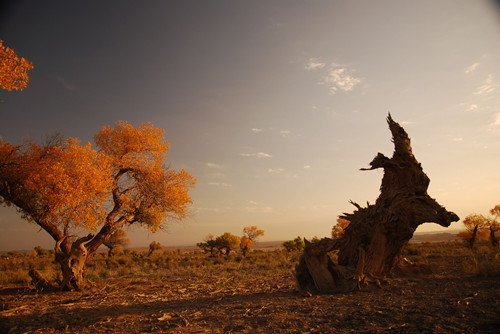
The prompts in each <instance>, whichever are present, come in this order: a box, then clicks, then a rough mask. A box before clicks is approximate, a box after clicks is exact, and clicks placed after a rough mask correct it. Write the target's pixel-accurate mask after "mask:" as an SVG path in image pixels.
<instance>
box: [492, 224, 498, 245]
mask: <svg viewBox="0 0 500 334" xmlns="http://www.w3.org/2000/svg"><path fill="white" fill-rule="evenodd" d="M496 231H498V227H497V225H496V224H491V225H490V241H491V246H493V247H497V246H498V239H497V237H496V235H495V232H496Z"/></svg>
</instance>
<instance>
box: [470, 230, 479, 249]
mask: <svg viewBox="0 0 500 334" xmlns="http://www.w3.org/2000/svg"><path fill="white" fill-rule="evenodd" d="M478 229H479V226H478V225H476V226H474V230H472V235H471V236H470V239H469V247H470V249H473V248H474V243H475V242H476V236H477V230H478Z"/></svg>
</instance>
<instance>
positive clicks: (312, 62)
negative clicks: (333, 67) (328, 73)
mask: <svg viewBox="0 0 500 334" xmlns="http://www.w3.org/2000/svg"><path fill="white" fill-rule="evenodd" d="M325 66H326V64H325V63H320V62H318V58H309V61H308V62H307V64H306V66H304V68H305V69H306V70H308V71H312V70H319V69H321V68H323V67H325Z"/></svg>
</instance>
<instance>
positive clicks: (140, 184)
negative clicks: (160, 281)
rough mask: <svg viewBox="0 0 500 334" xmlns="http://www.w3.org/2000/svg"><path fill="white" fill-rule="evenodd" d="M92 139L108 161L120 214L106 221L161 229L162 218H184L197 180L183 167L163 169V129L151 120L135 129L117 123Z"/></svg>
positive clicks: (130, 125)
mask: <svg viewBox="0 0 500 334" xmlns="http://www.w3.org/2000/svg"><path fill="white" fill-rule="evenodd" d="M94 140H95V142H96V144H97V146H98V147H99V152H101V153H103V154H104V155H106V156H107V157H108V158H109V159H110V162H111V170H112V173H113V182H114V185H113V190H112V192H113V196H114V204H115V207H120V208H121V211H120V213H121V214H120V215H119V216H109V217H108V223H110V224H114V222H115V221H114V220H115V219H116V218H118V221H119V224H120V225H123V223H124V222H128V223H131V222H139V223H143V224H145V225H146V226H147V227H148V228H149V229H150V230H151V231H156V230H158V229H159V228H160V226H161V224H162V223H163V221H164V219H166V218H173V219H183V218H184V217H185V216H186V213H187V208H188V206H189V205H190V204H191V203H192V201H191V198H190V197H189V194H188V192H189V190H191V189H192V188H193V187H194V185H195V183H196V180H195V179H194V177H192V176H191V175H190V174H189V173H187V172H186V171H185V170H183V169H181V170H179V171H175V170H173V169H169V168H165V167H164V162H165V159H166V158H167V153H168V149H169V148H170V145H169V143H168V142H167V141H166V139H165V137H164V130H163V129H159V128H155V127H154V125H153V124H152V123H148V124H142V125H141V126H140V127H139V128H135V127H134V126H133V125H132V124H129V123H127V122H122V121H120V122H118V123H117V125H116V126H115V127H114V128H111V127H104V128H103V129H102V130H101V131H99V132H98V133H97V135H96V136H95V137H94Z"/></svg>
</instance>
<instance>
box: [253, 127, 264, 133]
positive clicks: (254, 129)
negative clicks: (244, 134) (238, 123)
mask: <svg viewBox="0 0 500 334" xmlns="http://www.w3.org/2000/svg"><path fill="white" fill-rule="evenodd" d="M262 131H264V129H258V128H253V129H252V132H262Z"/></svg>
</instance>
